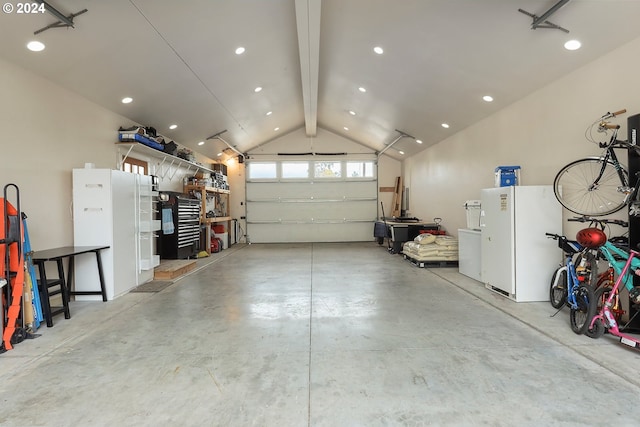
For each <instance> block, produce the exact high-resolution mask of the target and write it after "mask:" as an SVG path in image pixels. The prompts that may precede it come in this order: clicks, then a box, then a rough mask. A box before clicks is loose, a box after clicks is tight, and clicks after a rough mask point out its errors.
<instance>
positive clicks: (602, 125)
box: [600, 123, 620, 129]
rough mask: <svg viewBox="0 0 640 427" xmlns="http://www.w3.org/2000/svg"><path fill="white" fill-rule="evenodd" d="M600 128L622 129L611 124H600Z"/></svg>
mask: <svg viewBox="0 0 640 427" xmlns="http://www.w3.org/2000/svg"><path fill="white" fill-rule="evenodd" d="M600 127H601V128H604V129H620V125H612V124H610V123H600Z"/></svg>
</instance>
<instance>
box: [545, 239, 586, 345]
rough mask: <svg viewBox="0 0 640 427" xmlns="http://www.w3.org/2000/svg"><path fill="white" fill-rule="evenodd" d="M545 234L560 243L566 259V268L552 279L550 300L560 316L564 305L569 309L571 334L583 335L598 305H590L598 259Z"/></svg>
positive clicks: (573, 244)
mask: <svg viewBox="0 0 640 427" xmlns="http://www.w3.org/2000/svg"><path fill="white" fill-rule="evenodd" d="M545 234H546V235H547V236H548V237H550V238H552V239H553V240H557V241H558V247H560V249H562V250H563V252H564V253H565V257H566V260H565V263H564V265H561V266H560V267H559V268H558V269H557V270H556V271H555V272H554V273H553V277H552V278H551V285H550V288H549V300H550V302H551V305H552V306H553V308H557V309H558V312H559V311H560V310H561V309H562V307H564V306H565V305H567V306H569V309H570V311H569V324H570V325H571V330H572V331H573V332H575V333H576V334H584V333H585V332H586V331H587V329H588V328H589V322H590V321H591V318H592V317H593V315H594V314H595V310H596V305H595V304H589V301H593V299H594V296H593V288H592V287H591V283H592V282H594V281H595V277H596V274H597V269H596V268H595V263H596V258H595V256H594V254H593V253H592V252H591V251H589V250H586V248H583V247H582V246H581V245H579V244H578V243H577V242H574V241H570V240H568V239H567V238H566V237H565V236H560V235H558V234H552V233H545ZM574 257H575V259H576V262H575V263H574ZM592 267H593V269H592Z"/></svg>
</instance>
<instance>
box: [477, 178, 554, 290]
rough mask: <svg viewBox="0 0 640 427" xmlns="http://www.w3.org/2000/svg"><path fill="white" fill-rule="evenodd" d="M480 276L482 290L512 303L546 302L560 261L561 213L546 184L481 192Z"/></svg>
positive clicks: (489, 189)
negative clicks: (557, 237)
mask: <svg viewBox="0 0 640 427" xmlns="http://www.w3.org/2000/svg"><path fill="white" fill-rule="evenodd" d="M481 199H482V210H481V212H480V230H481V236H482V239H481V277H482V281H483V282H484V283H485V285H486V287H487V289H490V290H492V291H495V292H497V293H499V294H501V295H503V296H505V297H507V298H509V299H512V300H514V301H516V302H526V301H548V300H549V282H550V280H551V276H552V275H553V272H554V271H555V269H556V268H557V267H558V262H559V261H560V260H561V259H562V252H561V251H560V249H559V248H558V244H557V242H556V241H555V240H552V239H549V238H547V236H545V233H557V234H562V208H561V205H560V203H558V201H557V200H556V198H555V196H554V194H553V188H552V186H550V185H542V186H511V187H497V188H488V189H483V190H481Z"/></svg>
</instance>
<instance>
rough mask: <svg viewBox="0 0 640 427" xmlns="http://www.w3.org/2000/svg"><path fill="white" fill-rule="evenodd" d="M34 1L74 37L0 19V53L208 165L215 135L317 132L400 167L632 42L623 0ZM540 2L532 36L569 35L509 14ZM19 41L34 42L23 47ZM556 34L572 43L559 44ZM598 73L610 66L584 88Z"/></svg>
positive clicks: (633, 28) (36, 21) (35, 20)
mask: <svg viewBox="0 0 640 427" xmlns="http://www.w3.org/2000/svg"><path fill="white" fill-rule="evenodd" d="M48 3H49V4H51V5H52V6H53V7H55V8H56V9H57V10H58V11H60V12H61V13H62V14H63V15H64V16H69V15H70V14H74V13H77V12H80V11H82V10H83V9H87V12H85V13H82V14H81V15H78V16H77V17H75V18H73V21H74V28H50V29H47V30H46V31H43V32H40V33H38V34H37V35H36V34H34V32H37V31H38V30H40V29H42V28H44V27H46V26H48V25H51V24H53V23H56V22H57V21H58V19H57V18H56V17H54V16H53V15H52V14H51V13H33V14H18V13H17V11H16V10H13V11H12V13H7V10H5V11H4V13H3V14H2V15H0V40H1V42H0V57H2V58H4V59H5V60H7V61H9V62H12V63H15V64H17V65H19V66H21V67H24V68H26V69H28V70H30V71H33V72H34V73H36V74H39V75H41V76H43V77H45V78H47V79H49V80H51V81H53V82H55V83H57V84H59V85H61V86H63V87H66V88H68V89H69V90H71V91H74V92H77V93H78V94H80V95H82V96H84V97H86V98H88V99H89V100H91V101H93V102H95V103H97V104H99V105H101V106H103V107H105V108H107V109H109V110H111V111H114V112H116V113H118V114H121V115H122V116H125V117H127V118H129V119H130V120H131V121H134V122H137V123H141V124H144V125H148V126H153V127H155V128H156V129H157V130H158V132H159V133H161V134H163V135H165V136H166V137H168V138H170V139H174V140H175V141H177V142H179V143H180V144H182V145H185V146H187V147H189V148H192V149H194V150H196V151H199V152H201V153H202V154H204V155H206V156H208V157H211V158H216V155H217V153H218V152H220V151H222V150H223V149H224V148H226V145H225V143H224V142H223V141H221V140H218V139H209V140H207V137H210V136H212V135H214V134H218V133H220V132H222V133H221V134H220V136H221V137H222V139H223V140H224V141H226V143H228V144H230V145H231V146H232V147H234V149H236V150H238V151H239V152H247V151H249V150H251V149H252V148H254V147H256V146H258V145H260V144H263V143H265V142H267V141H270V140H272V139H274V138H277V137H279V136H281V135H283V134H285V133H288V132H291V131H294V130H297V129H301V128H304V129H305V132H306V135H307V136H308V137H309V138H312V137H313V136H314V135H315V134H316V132H317V130H318V128H321V129H326V130H329V131H331V132H334V133H337V134H340V135H342V136H344V137H346V138H349V139H351V140H354V141H356V142H359V143H361V144H363V145H365V146H368V147H370V148H371V149H372V150H374V151H377V152H380V151H384V152H385V153H386V154H388V155H391V156H393V157H394V158H397V159H402V158H405V157H408V156H411V155H412V154H415V153H417V152H418V151H420V150H423V149H425V148H426V147H428V146H430V145H432V144H435V143H438V142H440V141H442V140H443V139H445V138H447V137H448V136H449V135H451V134H452V133H455V132H457V131H459V130H461V129H463V128H465V127H467V126H469V125H471V124H473V123H475V122H477V121H479V120H481V119H483V118H484V117H487V116H488V115H490V114H492V113H494V112H496V111H497V110H499V109H502V108H504V107H505V106H507V105H509V104H511V103H513V102H515V101H516V100H518V99H520V98H522V97H524V96H526V95H527V94H529V93H531V92H533V91H535V90H536V89H538V88H540V87H542V86H544V85H546V84H548V83H550V82H551V81H553V80H555V79H557V78H559V77H561V76H563V75H565V74H567V73H569V72H571V71H573V70H575V69H577V68H579V67H581V66H583V65H585V64H586V63H588V62H589V61H592V60H594V59H596V58H598V57H600V56H602V55H603V54H605V53H606V52H607V51H609V50H612V49H614V48H616V47H617V46H619V45H621V44H624V43H625V42H628V41H630V40H632V39H634V38H637V37H639V36H640V1H636V0H609V1H601V0H573V1H566V0H565V1H562V2H558V1H557V0H509V1H506V0H401V1H399V0H323V1H321V0H185V1H174V0H109V1H99V0H50V1H48ZM11 4H12V5H16V6H17V3H11ZM554 6H557V11H555V13H553V14H552V15H551V16H550V17H548V18H547V19H545V20H542V21H541V22H540V23H541V25H542V27H544V26H547V24H546V23H545V21H549V22H552V23H553V24H556V25H558V26H561V27H563V28H564V29H567V30H569V33H566V32H565V31H562V30H559V29H549V28H542V27H540V28H537V29H533V28H532V24H533V22H534V19H535V17H532V16H529V15H527V14H525V13H522V12H520V11H519V9H522V10H524V11H526V12H528V13H529V14H530V15H536V16H537V17H539V16H541V15H543V14H544V13H545V12H546V11H548V10H550V9H551V8H552V7H554ZM35 39H37V40H39V41H41V42H43V43H44V44H45V45H46V49H45V50H43V51H41V52H37V53H34V52H30V51H28V50H27V49H26V48H25V45H26V44H27V42H29V41H31V40H35ZM569 39H578V40H580V41H581V42H582V48H581V49H579V50H576V51H568V50H566V49H565V48H564V47H563V44H564V43H565V42H566V41H567V40H569ZM238 47H243V48H244V49H245V50H244V53H242V54H236V49H237V48H238ZM374 47H381V48H382V49H383V53H382V54H378V53H375V52H374ZM616 66H624V64H616ZM608 78H615V72H614V71H612V75H610V76H602V81H599V82H593V87H592V88H585V90H596V88H597V86H599V85H602V84H603V83H604V84H606V80H607V79H608ZM258 87H261V88H262V90H261V91H259V92H256V91H255V90H256V88H258ZM360 88H362V89H364V90H366V92H363V91H361V90H360ZM484 95H490V96H492V97H493V99H494V100H493V102H485V101H483V99H482V97H483V96H484ZM127 96H128V97H131V98H133V102H131V103H130V104H123V103H121V99H122V98H124V97H127ZM443 123H446V124H448V125H449V128H444V127H443V126H442V124H443ZM126 124H128V123H123V125H126ZM171 124H177V125H178V127H177V128H176V129H173V130H171V129H169V125H171ZM115 131H116V130H115V129H114V138H115ZM406 135H409V136H406ZM415 139H419V140H421V141H422V143H421V144H419V143H417V142H416V140H415ZM200 141H204V142H205V143H204V144H203V145H198V142H200ZM394 141H395V143H394V144H393V146H392V147H388V145H389V144H390V143H392V142H394ZM401 151H402V152H403V153H404V154H402V153H401Z"/></svg>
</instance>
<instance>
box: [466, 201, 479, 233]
mask: <svg viewBox="0 0 640 427" xmlns="http://www.w3.org/2000/svg"><path fill="white" fill-rule="evenodd" d="M464 208H465V210H466V211H467V228H468V229H470V230H480V208H481V203H480V200H467V201H466V202H464Z"/></svg>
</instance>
